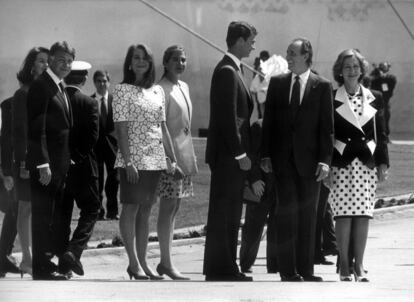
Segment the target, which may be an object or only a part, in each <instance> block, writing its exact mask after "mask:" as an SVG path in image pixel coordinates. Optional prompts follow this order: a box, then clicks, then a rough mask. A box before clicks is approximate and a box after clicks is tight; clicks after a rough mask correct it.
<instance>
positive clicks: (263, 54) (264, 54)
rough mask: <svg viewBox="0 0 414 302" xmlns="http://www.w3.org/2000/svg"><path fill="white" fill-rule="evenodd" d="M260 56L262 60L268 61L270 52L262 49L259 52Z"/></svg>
mask: <svg viewBox="0 0 414 302" xmlns="http://www.w3.org/2000/svg"><path fill="white" fill-rule="evenodd" d="M259 58H260V60H262V61H267V60H268V59H269V58H270V55H269V52H268V51H267V50H262V51H261V52H260V54H259Z"/></svg>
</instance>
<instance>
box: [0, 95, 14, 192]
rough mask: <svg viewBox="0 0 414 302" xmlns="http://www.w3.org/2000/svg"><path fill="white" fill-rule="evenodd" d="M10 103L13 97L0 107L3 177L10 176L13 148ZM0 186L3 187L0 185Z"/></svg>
mask: <svg viewBox="0 0 414 302" xmlns="http://www.w3.org/2000/svg"><path fill="white" fill-rule="evenodd" d="M12 102H13V97H11V98H8V99H6V100H4V101H3V102H2V103H1V105H0V107H1V121H2V124H1V141H0V146H1V168H2V170H3V174H4V175H5V176H12V172H13V147H12V112H11V110H12ZM0 186H3V184H2V183H0Z"/></svg>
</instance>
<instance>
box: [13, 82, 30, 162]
mask: <svg viewBox="0 0 414 302" xmlns="http://www.w3.org/2000/svg"><path fill="white" fill-rule="evenodd" d="M28 90H29V87H28V86H26V85H25V86H22V87H21V88H20V89H18V90H17V91H16V92H15V94H14V99H13V103H12V116H13V121H12V125H13V127H12V133H13V150H14V160H15V161H16V162H17V163H18V164H19V165H20V162H22V161H25V160H26V153H27V92H28Z"/></svg>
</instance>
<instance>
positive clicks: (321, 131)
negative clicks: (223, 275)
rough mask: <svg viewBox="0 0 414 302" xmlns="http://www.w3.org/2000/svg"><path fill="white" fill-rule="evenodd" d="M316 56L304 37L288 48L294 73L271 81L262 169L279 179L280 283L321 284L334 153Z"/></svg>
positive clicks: (328, 91)
mask: <svg viewBox="0 0 414 302" xmlns="http://www.w3.org/2000/svg"><path fill="white" fill-rule="evenodd" d="M312 53H313V52H312V45H311V43H310V42H309V41H308V40H306V39H303V38H297V39H294V40H293V41H292V43H291V44H290V45H289V47H288V49H287V55H286V60H287V61H288V67H289V70H290V71H291V72H290V73H288V74H283V75H278V76H275V77H273V78H272V79H271V81H270V84H269V89H268V92H267V98H266V109H265V116H264V120H263V148H262V149H263V153H262V158H263V159H262V167H263V169H264V170H265V171H271V170H272V168H273V172H274V174H275V177H276V192H277V197H278V207H277V211H276V227H277V231H276V237H277V249H278V252H277V260H278V264H279V271H280V275H281V279H282V281H303V280H305V281H322V278H321V277H318V276H315V275H314V271H313V265H314V263H313V261H314V244H315V224H316V214H317V207H318V198H319V189H320V183H321V180H322V179H324V178H325V177H326V176H327V175H328V173H329V165H330V162H331V157H332V151H333V113H332V112H333V109H332V86H331V83H330V82H329V81H328V80H326V79H324V78H322V77H320V76H318V75H316V74H314V73H313V72H311V70H310V67H311V64H312Z"/></svg>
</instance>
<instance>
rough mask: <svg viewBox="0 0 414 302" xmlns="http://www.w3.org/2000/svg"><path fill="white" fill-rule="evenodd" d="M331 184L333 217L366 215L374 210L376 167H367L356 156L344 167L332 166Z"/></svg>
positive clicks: (330, 196)
mask: <svg viewBox="0 0 414 302" xmlns="http://www.w3.org/2000/svg"><path fill="white" fill-rule="evenodd" d="M332 173H333V186H332V188H331V192H330V194H329V202H330V205H331V207H332V210H333V213H334V217H335V218H337V217H341V216H367V217H371V218H372V215H373V212H374V203H375V190H376V188H377V169H376V168H374V169H372V170H371V169H369V168H368V167H367V166H365V165H364V164H363V163H362V162H361V161H360V160H359V159H358V158H356V159H354V160H353V161H352V163H350V164H349V165H348V166H346V168H341V169H340V168H337V167H332Z"/></svg>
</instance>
